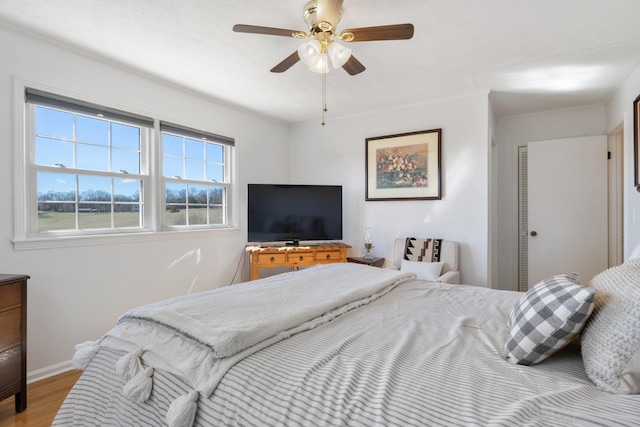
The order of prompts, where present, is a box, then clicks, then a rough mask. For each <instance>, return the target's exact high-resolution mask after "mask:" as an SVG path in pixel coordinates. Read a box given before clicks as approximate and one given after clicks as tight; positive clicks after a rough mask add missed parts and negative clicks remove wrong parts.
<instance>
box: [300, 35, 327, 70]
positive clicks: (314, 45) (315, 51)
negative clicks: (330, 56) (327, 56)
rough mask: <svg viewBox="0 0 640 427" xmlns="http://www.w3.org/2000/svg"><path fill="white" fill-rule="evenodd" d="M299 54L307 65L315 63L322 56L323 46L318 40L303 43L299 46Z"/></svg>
mask: <svg viewBox="0 0 640 427" xmlns="http://www.w3.org/2000/svg"><path fill="white" fill-rule="evenodd" d="M298 56H299V57H300V60H302V62H304V63H305V64H306V65H307V66H313V65H315V64H316V63H317V62H318V60H319V59H320V57H321V56H322V47H321V46H320V42H319V41H318V40H311V41H308V42H306V43H302V44H301V45H300V46H299V47H298Z"/></svg>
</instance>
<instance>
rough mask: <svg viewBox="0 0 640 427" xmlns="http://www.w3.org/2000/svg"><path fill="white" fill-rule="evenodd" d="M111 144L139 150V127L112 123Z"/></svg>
mask: <svg viewBox="0 0 640 427" xmlns="http://www.w3.org/2000/svg"><path fill="white" fill-rule="evenodd" d="M111 145H112V146H114V147H118V148H129V149H131V150H140V128H137V127H135V126H128V125H123V124H120V123H112V124H111Z"/></svg>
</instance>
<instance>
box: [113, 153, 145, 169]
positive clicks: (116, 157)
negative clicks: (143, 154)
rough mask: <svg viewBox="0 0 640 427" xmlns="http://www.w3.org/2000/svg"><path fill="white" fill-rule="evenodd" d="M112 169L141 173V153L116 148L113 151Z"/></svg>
mask: <svg viewBox="0 0 640 427" xmlns="http://www.w3.org/2000/svg"><path fill="white" fill-rule="evenodd" d="M111 170H113V171H125V172H127V173H135V174H139V173H140V153H139V152H138V151H125V150H117V149H114V150H112V151H111Z"/></svg>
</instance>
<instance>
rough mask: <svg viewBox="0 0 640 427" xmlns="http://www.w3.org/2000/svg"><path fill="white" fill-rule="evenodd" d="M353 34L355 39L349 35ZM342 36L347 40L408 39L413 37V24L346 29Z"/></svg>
mask: <svg viewBox="0 0 640 427" xmlns="http://www.w3.org/2000/svg"><path fill="white" fill-rule="evenodd" d="M349 34H353V39H349V37H348V35H349ZM340 37H344V38H343V40H344V41H346V42H369V41H377V40H408V39H410V38H411V37H413V24H397V25H381V26H378V27H362V28H351V29H349V30H344V31H343V32H342V33H341V34H340Z"/></svg>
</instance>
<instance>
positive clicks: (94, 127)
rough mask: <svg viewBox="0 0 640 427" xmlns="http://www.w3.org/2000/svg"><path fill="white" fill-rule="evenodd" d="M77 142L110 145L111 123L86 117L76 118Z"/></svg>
mask: <svg viewBox="0 0 640 427" xmlns="http://www.w3.org/2000/svg"><path fill="white" fill-rule="evenodd" d="M76 141H82V142H90V143H92V144H99V145H109V122H108V121H106V120H100V119H94V118H91V117H86V116H76Z"/></svg>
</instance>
